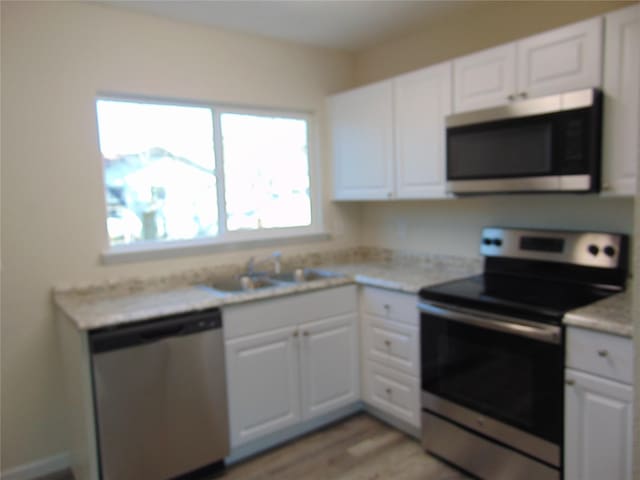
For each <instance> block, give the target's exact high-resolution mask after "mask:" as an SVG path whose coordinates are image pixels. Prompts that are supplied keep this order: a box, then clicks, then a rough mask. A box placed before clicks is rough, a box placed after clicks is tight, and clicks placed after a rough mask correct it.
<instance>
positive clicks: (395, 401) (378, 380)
mask: <svg viewBox="0 0 640 480" xmlns="http://www.w3.org/2000/svg"><path fill="white" fill-rule="evenodd" d="M368 375H369V382H368V388H369V389H370V394H369V395H368V399H369V402H370V403H371V405H373V406H374V407H376V408H379V409H380V410H382V411H384V412H386V413H388V414H389V415H392V416H394V417H396V418H398V419H400V420H403V421H405V422H407V423H409V424H410V425H413V426H414V427H418V428H420V392H419V382H418V379H417V378H414V377H410V376H408V375H403V374H401V373H398V372H394V371H393V370H390V369H388V368H384V367H382V366H380V365H378V364H376V363H375V362H369V368H368Z"/></svg>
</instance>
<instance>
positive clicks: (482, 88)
mask: <svg viewBox="0 0 640 480" xmlns="http://www.w3.org/2000/svg"><path fill="white" fill-rule="evenodd" d="M515 72H516V44H515V43H509V44H507V45H501V46H499V47H495V48H491V49H489V50H483V51H481V52H478V53H474V54H471V55H467V56H466V57H461V58H458V59H457V60H454V62H453V78H454V82H455V83H454V90H453V110H454V111H455V112H456V113H458V112H465V111H468V110H478V109H480V108H489V107H495V106H498V105H504V104H506V103H508V102H509V101H510V97H511V96H512V95H513V94H514V93H515V92H516V77H515Z"/></svg>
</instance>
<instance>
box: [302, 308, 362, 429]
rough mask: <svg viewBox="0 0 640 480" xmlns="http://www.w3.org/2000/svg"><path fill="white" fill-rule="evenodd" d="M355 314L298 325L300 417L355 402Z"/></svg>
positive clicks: (356, 357) (357, 390) (357, 384)
mask: <svg viewBox="0 0 640 480" xmlns="http://www.w3.org/2000/svg"><path fill="white" fill-rule="evenodd" d="M357 321H358V318H357V314H356V313H353V314H349V315H342V316H339V317H333V318H328V319H325V320H320V321H316V322H310V323H305V324H302V325H301V326H300V332H301V337H300V339H301V342H302V344H301V347H300V367H301V368H300V371H301V382H302V405H303V418H305V419H309V418H313V417H316V416H318V415H322V414H325V413H328V412H330V411H332V410H335V409H336V408H339V407H342V406H345V405H349V404H350V403H353V402H356V401H357V400H358V398H359V396H360V377H359V368H358V338H357V335H356V329H357Z"/></svg>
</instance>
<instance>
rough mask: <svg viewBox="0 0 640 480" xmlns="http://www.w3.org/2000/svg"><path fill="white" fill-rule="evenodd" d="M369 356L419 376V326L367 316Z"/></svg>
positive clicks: (386, 364) (381, 362)
mask: <svg viewBox="0 0 640 480" xmlns="http://www.w3.org/2000/svg"><path fill="white" fill-rule="evenodd" d="M364 320H365V324H366V326H365V328H366V330H365V335H368V336H369V338H368V342H366V344H367V345H368V350H369V351H368V352H367V355H368V358H369V359H371V360H375V361H377V362H378V363H380V364H382V365H384V366H387V367H391V368H394V369H397V370H400V371H402V372H404V373H407V374H409V375H413V376H416V377H417V376H419V367H418V364H419V355H418V328H417V327H414V326H412V325H406V324H402V323H399V322H393V321H391V320H383V319H380V318H378V317H371V316H365V317H364Z"/></svg>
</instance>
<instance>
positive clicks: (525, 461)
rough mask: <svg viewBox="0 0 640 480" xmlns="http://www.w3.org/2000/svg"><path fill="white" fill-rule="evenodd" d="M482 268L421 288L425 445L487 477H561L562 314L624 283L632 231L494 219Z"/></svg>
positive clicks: (541, 479)
mask: <svg viewBox="0 0 640 480" xmlns="http://www.w3.org/2000/svg"><path fill="white" fill-rule="evenodd" d="M480 251H481V253H482V254H483V255H484V257H485V265H484V273H483V274H481V275H477V276H473V277H469V278H464V279H460V280H454V281H451V282H447V283H443V284H440V285H435V286H431V287H427V288H423V289H422V290H421V291H420V304H419V309H420V312H421V334H420V335H421V366H422V373H421V383H422V428H423V446H424V448H425V449H426V450H427V451H429V452H431V453H432V454H434V455H436V456H438V457H440V458H442V459H444V460H446V461H448V462H450V463H452V464H454V465H457V466H458V467H460V468H461V469H463V470H465V471H467V472H469V473H471V474H473V475H476V476H478V477H479V478H483V479H490V480H518V479H535V480H546V479H559V478H562V444H563V415H564V414H563V408H564V398H563V391H564V389H563V372H564V329H563V326H562V318H563V316H564V314H565V313H566V312H567V311H569V310H572V309H574V308H577V307H581V306H584V305H587V304H589V303H592V302H594V301H596V300H599V299H602V298H604V297H607V296H609V295H612V294H614V293H617V292H620V291H622V290H624V287H625V282H626V278H627V273H628V267H627V265H628V238H627V237H626V236H625V235H618V234H608V233H585V232H560V231H543V230H516V229H507V228H485V229H484V230H483V232H482V240H481V247H480Z"/></svg>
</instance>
